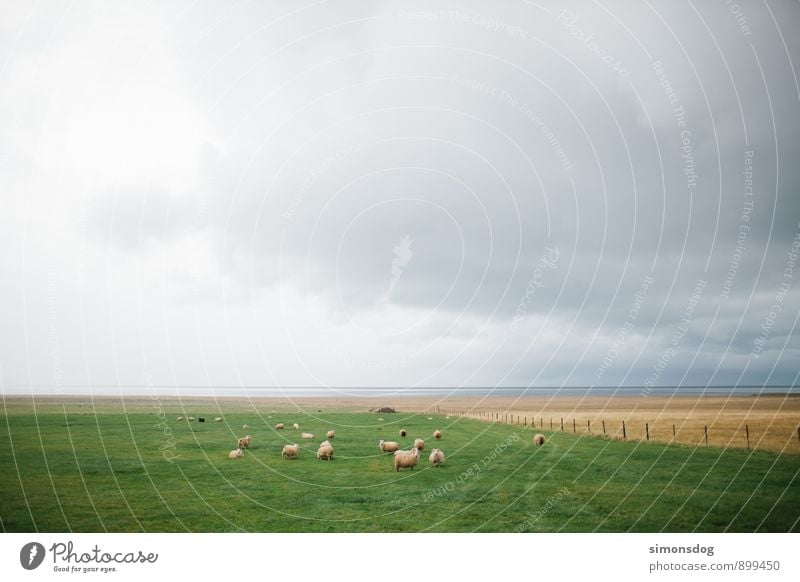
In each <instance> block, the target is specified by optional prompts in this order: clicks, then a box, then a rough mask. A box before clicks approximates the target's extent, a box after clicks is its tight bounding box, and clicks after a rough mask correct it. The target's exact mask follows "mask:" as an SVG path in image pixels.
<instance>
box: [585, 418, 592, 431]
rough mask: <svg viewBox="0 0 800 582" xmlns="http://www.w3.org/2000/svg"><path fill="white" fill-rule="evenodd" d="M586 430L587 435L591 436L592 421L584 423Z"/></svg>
mask: <svg viewBox="0 0 800 582" xmlns="http://www.w3.org/2000/svg"><path fill="white" fill-rule="evenodd" d="M586 430H588V431H589V434H592V421H591V420H587V421H586Z"/></svg>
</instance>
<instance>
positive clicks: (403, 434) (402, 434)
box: [400, 428, 408, 438]
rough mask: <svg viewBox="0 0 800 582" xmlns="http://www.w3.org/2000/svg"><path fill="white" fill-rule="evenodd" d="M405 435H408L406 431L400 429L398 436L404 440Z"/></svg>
mask: <svg viewBox="0 0 800 582" xmlns="http://www.w3.org/2000/svg"><path fill="white" fill-rule="evenodd" d="M407 434H408V433H407V432H406V429H404V428H401V429H400V436H401V437H403V438H406V435H407Z"/></svg>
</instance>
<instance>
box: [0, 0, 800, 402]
mask: <svg viewBox="0 0 800 582" xmlns="http://www.w3.org/2000/svg"><path fill="white" fill-rule="evenodd" d="M436 6H437V7H436V8H435V9H434V10H432V9H431V8H430V6H429V3H425V2H414V1H408V2H374V1H344V2H330V1H315V2H306V1H303V2H294V1H293V2H289V1H286V2H206V1H191V2H188V1H183V2H181V1H176V2H168V3H166V2H156V3H142V2H120V3H112V4H110V3H107V2H102V1H96V2H88V1H85V2H74V3H63V2H55V1H53V2H49V1H42V2H31V3H28V2H9V1H6V2H3V3H1V4H0V201H2V206H1V207H0V208H1V210H0V249H1V250H0V269H1V270H2V271H1V272H2V274H3V276H2V285H0V326H2V329H3V333H2V334H0V391H2V392H4V393H13V392H19V391H21V392H30V391H32V392H37V393H38V392H45V393H55V394H58V393H64V392H69V391H79V392H92V391H100V390H102V389H104V388H107V387H109V386H111V387H118V389H120V390H123V391H124V390H137V389H138V388H136V387H141V386H147V387H178V388H181V387H183V388H186V390H189V389H190V388H189V387H210V388H214V389H216V388H219V389H220V390H222V389H223V387H248V386H274V387H283V388H291V387H298V386H305V387H322V388H327V387H347V386H359V387H381V386H385V387H439V386H448V387H456V388H458V387H476V386H488V387H500V386H521V387H528V386H531V387H536V386H555V387H567V386H596V387H601V386H606V387H608V386H610V387H617V386H627V387H641V388H642V389H643V390H647V389H650V388H653V387H657V386H673V385H678V386H684V385H692V386H698V385H699V386H706V385H725V386H734V385H735V386H738V385H748V386H765V385H771V386H781V385H794V384H796V383H797V382H798V373H799V371H800V342H799V341H798V338H800V334H798V329H797V326H798V318H799V317H800V299H799V295H798V287H800V262H798V253H799V252H800V164H798V161H800V147H798V146H799V145H800V86H799V85H798V74H797V66H798V64H800V39H798V37H797V35H796V34H794V33H795V31H796V30H797V28H798V25H800V6H798V5H797V3H796V2H788V1H784V2H770V3H763V4H757V3H742V4H738V3H736V2H732V1H726V2H715V3H696V2H673V1H666V0H662V1H652V0H649V1H646V2H642V3H636V4H631V3H628V2H621V1H619V2H618V1H613V2H612V1H602V2H573V3H558V7H554V6H553V5H551V4H548V3H541V4H540V3H534V2H527V1H511V0H510V1H509V2H503V3H485V2H474V1H473V2H466V1H461V2H442V3H437V4H436Z"/></svg>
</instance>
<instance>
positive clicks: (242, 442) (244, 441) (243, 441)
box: [238, 435, 253, 449]
mask: <svg viewBox="0 0 800 582" xmlns="http://www.w3.org/2000/svg"><path fill="white" fill-rule="evenodd" d="M252 441H253V437H252V436H250V435H247V436H244V437H242V438H240V439H239V442H238V444H239V448H240V449H246V448H247V447H249V446H250V443H251V442H252Z"/></svg>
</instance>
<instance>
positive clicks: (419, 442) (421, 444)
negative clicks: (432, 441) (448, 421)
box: [414, 439, 425, 451]
mask: <svg viewBox="0 0 800 582" xmlns="http://www.w3.org/2000/svg"><path fill="white" fill-rule="evenodd" d="M414 448H415V449H419V450H420V451H424V450H425V441H424V440H422V439H414Z"/></svg>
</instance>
